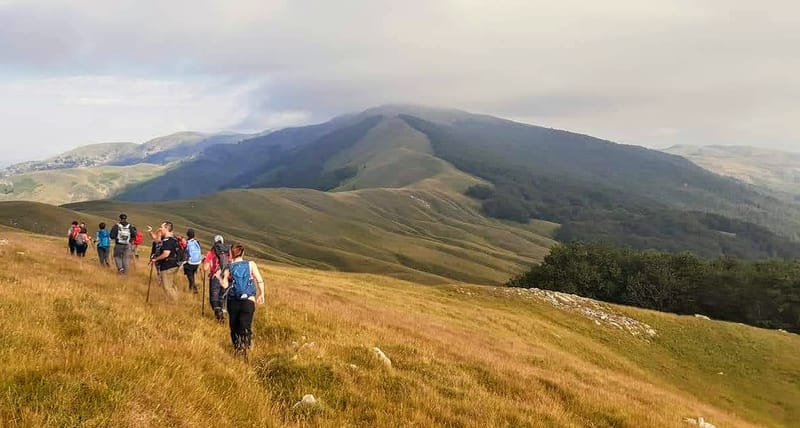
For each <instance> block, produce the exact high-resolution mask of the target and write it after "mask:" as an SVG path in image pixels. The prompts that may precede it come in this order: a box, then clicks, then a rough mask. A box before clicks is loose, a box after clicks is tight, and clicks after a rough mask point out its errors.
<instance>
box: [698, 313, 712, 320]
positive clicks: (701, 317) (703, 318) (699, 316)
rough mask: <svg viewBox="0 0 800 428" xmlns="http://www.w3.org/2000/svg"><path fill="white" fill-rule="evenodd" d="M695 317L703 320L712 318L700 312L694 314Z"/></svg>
mask: <svg viewBox="0 0 800 428" xmlns="http://www.w3.org/2000/svg"><path fill="white" fill-rule="evenodd" d="M694 317H695V318H700V319H701V320H710V319H711V318H709V317H707V316H705V315H700V314H694Z"/></svg>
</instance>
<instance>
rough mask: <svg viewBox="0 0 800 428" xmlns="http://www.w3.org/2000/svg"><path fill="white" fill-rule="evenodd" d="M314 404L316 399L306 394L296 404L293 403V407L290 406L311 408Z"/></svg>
mask: <svg viewBox="0 0 800 428" xmlns="http://www.w3.org/2000/svg"><path fill="white" fill-rule="evenodd" d="M314 404H317V399H316V398H314V396H313V395H311V394H306V395H304V396H303V398H302V399H301V400H300V401H298V402H297V403H294V406H292V407H297V406H313V405H314Z"/></svg>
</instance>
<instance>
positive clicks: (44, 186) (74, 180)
mask: <svg viewBox="0 0 800 428" xmlns="http://www.w3.org/2000/svg"><path fill="white" fill-rule="evenodd" d="M166 170H167V167H166V166H163V165H154V164H148V163H141V164H136V165H130V166H96V167H87V168H67V169H53V170H44V171H33V172H26V173H21V174H16V175H12V176H10V177H6V178H2V179H0V200H2V201H36V202H43V203H47V204H53V205H61V204H67V203H70V202H80V201H91V200H97V199H106V198H108V197H110V196H113V195H115V194H117V193H119V192H120V191H122V190H123V189H124V188H126V187H127V186H130V185H133V184H135V183H140V182H142V181H147V180H149V179H152V178H153V177H156V176H158V175H160V174H163V173H164V172H165V171H166Z"/></svg>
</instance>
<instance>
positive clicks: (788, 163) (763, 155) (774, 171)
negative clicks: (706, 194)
mask: <svg viewBox="0 0 800 428" xmlns="http://www.w3.org/2000/svg"><path fill="white" fill-rule="evenodd" d="M664 151H665V152H667V153H672V154H675V155H678V156H683V157H685V158H686V159H689V160H690V161H692V162H694V163H696V164H697V165H700V166H701V167H703V168H706V169H708V170H709V171H714V172H716V173H717V174H720V175H724V176H728V177H733V178H736V179H738V180H741V181H743V182H745V183H750V184H753V185H756V186H761V187H765V188H767V189H771V190H773V191H776V192H781V193H786V194H789V195H791V196H792V197H793V199H794V200H795V201H800V153H793V152H781V151H777V150H767V149H759V148H755V147H744V146H702V147H700V146H674V147H670V148H668V149H666V150H664Z"/></svg>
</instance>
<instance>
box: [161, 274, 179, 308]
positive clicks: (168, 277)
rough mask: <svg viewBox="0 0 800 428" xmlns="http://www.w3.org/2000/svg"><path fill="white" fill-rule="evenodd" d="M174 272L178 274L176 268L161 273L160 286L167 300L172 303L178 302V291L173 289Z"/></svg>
mask: <svg viewBox="0 0 800 428" xmlns="http://www.w3.org/2000/svg"><path fill="white" fill-rule="evenodd" d="M176 272H178V268H176V267H175V268H172V269H166V270H163V271H161V286H162V287H163V288H164V291H165V292H166V293H167V297H169V300H171V301H173V302H174V301H176V300H178V290H176V289H175V273H176Z"/></svg>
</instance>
